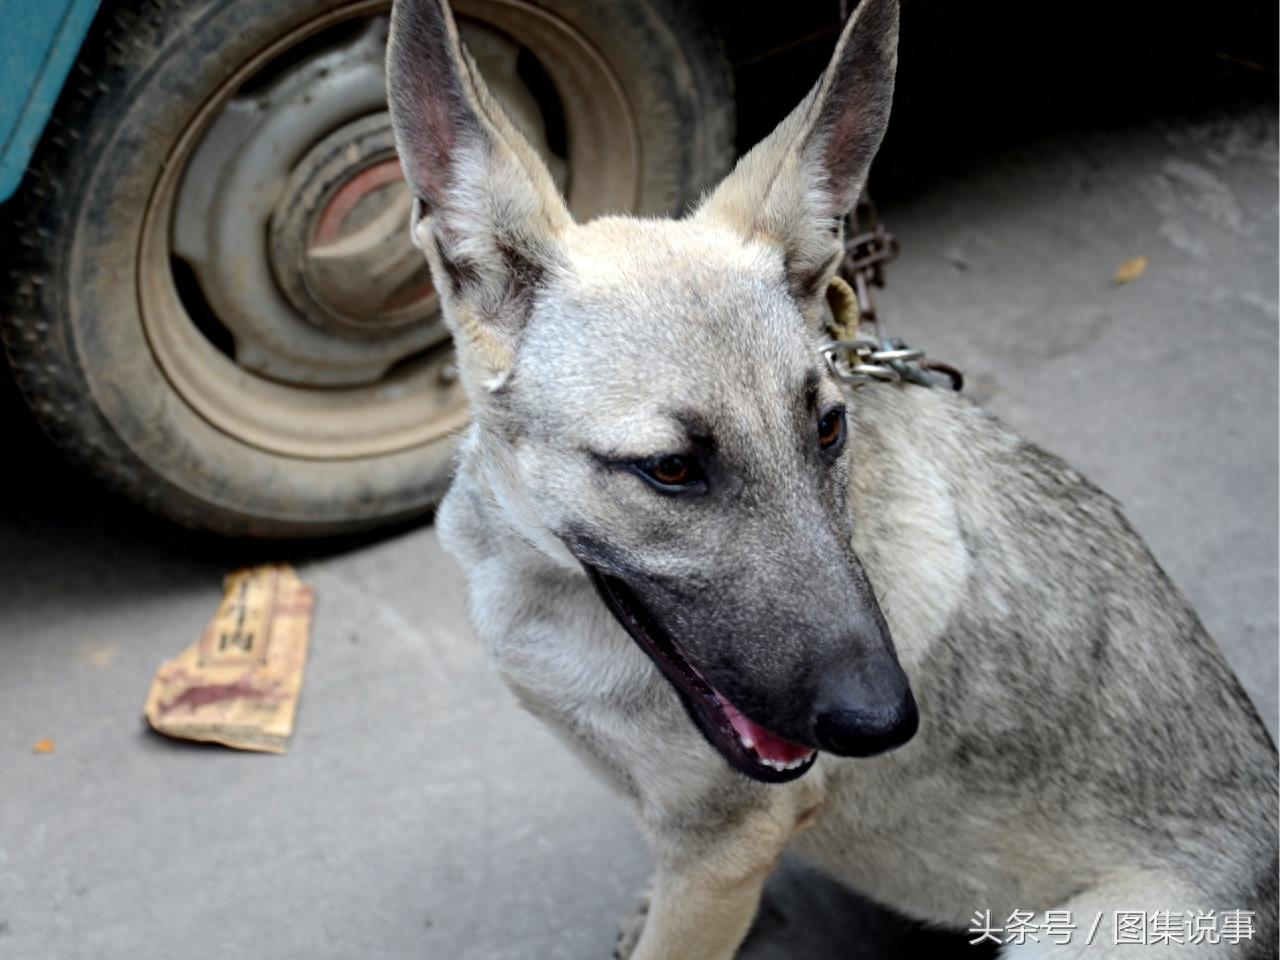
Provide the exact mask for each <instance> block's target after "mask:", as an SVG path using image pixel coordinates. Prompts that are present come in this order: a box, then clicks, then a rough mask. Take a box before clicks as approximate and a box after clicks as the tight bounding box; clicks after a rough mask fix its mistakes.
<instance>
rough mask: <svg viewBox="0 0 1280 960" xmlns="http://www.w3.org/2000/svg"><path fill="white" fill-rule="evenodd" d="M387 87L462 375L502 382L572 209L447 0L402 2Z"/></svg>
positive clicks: (417, 224) (416, 218) (420, 230)
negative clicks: (470, 50)
mask: <svg viewBox="0 0 1280 960" xmlns="http://www.w3.org/2000/svg"><path fill="white" fill-rule="evenodd" d="M387 94H388V99H389V101H390V105H391V121H392V125H393V127H394V129H395V137H396V149H397V150H398V151H399V154H400V163H401V166H402V167H403V169H404V174H405V179H406V180H407V181H408V183H409V187H410V189H411V190H412V191H413V194H414V197H415V198H416V200H415V203H414V213H413V223H412V227H411V229H412V231H413V236H414V242H415V243H417V244H418V246H420V247H422V249H423V251H424V252H425V253H426V255H427V259H428V261H430V263H431V272H432V275H433V277H434V279H435V282H436V286H437V288H438V289H439V292H440V297H441V303H442V305H443V310H444V317H445V321H446V322H447V323H448V324H449V326H450V328H451V329H452V330H453V333H454V339H455V342H456V343H457V345H458V352H459V359H460V361H461V364H462V372H463V376H464V378H466V379H469V380H470V381H471V382H473V383H474V382H485V381H492V379H493V378H494V377H495V376H500V375H501V374H503V373H505V372H506V371H507V370H508V369H509V368H510V365H511V362H512V360H513V358H514V354H515V348H516V344H517V342H518V339H519V334H520V330H521V328H522V327H523V325H524V322H525V320H526V319H527V317H528V314H529V310H530V306H531V304H532V302H533V299H534V297H535V296H536V293H537V288H538V286H539V284H540V283H542V282H543V280H544V278H545V276H546V275H547V273H548V271H550V270H553V269H555V266H556V263H557V261H558V244H557V237H558V235H559V234H560V233H561V232H562V231H563V230H564V229H565V228H566V227H567V226H569V225H570V224H571V223H572V218H571V217H570V215H569V211H568V209H567V208H566V207H565V204H564V201H563V200H562V199H561V197H560V194H559V193H558V191H557V190H556V187H555V184H554V182H553V181H552V179H551V175H550V174H549V173H548V172H547V169H546V167H545V166H544V165H543V163H542V161H541V159H539V157H538V155H537V154H536V153H535V152H534V151H533V148H532V147H530V146H529V144H528V142H527V141H526V140H525V139H524V137H522V136H521V135H520V133H519V132H518V131H517V130H516V128H515V126H514V125H513V124H512V123H511V121H510V120H509V119H508V118H507V116H506V114H504V113H503V111H502V108H501V107H500V106H499V105H498V102H497V101H496V100H495V99H494V97H493V95H492V94H491V93H490V92H489V90H488V89H487V88H486V87H485V85H484V81H483V80H482V79H481V77H480V72H479V71H478V70H477V69H476V66H475V63H474V61H473V60H472V59H471V57H470V56H469V55H468V54H467V52H466V51H465V50H464V49H463V47H462V43H461V41H460V39H459V37H458V29H457V25H456V24H455V23H454V20H453V16H452V15H451V14H450V12H449V10H448V9H447V7H446V6H445V5H444V3H443V2H442V0H396V3H395V6H394V7H393V9H392V11H391V36H390V39H389V41H388V46H387ZM469 375H470V376H469ZM475 378H480V379H475Z"/></svg>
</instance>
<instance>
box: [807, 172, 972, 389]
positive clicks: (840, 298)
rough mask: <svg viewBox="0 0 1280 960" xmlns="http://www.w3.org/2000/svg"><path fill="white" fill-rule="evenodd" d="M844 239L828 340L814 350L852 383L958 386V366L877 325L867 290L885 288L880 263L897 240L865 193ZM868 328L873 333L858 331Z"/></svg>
mask: <svg viewBox="0 0 1280 960" xmlns="http://www.w3.org/2000/svg"><path fill="white" fill-rule="evenodd" d="M846 237H847V239H846V240H845V253H844V259H843V260H842V261H841V263H840V268H839V272H838V275H837V277H836V278H835V279H834V280H833V281H832V284H831V287H830V288H829V289H828V291H827V300H828V303H829V305H830V306H831V316H832V320H831V323H829V324H828V326H827V332H828V333H829V334H830V336H831V339H830V340H829V341H827V342H826V343H824V344H822V345H821V346H820V347H819V348H818V349H819V351H820V352H821V353H822V355H823V356H824V357H826V360H827V363H828V365H829V366H830V367H831V372H832V373H833V374H834V375H835V376H836V377H837V378H838V379H840V380H842V381H843V382H845V383H847V384H850V385H851V386H861V385H862V384H865V383H874V382H882V383H899V382H902V381H906V382H908V383H916V384H920V385H921V386H926V387H931V386H933V385H934V384H935V383H936V382H937V380H938V374H941V375H943V376H946V377H947V378H949V379H950V381H951V387H952V389H954V390H959V389H961V388H962V387H963V386H964V376H963V375H962V374H961V373H960V371H959V370H957V369H956V368H955V367H952V366H951V365H949V364H945V363H938V362H936V361H930V360H928V359H926V358H925V353H924V351H923V350H916V349H912V348H911V347H908V346H907V345H906V344H905V343H904V342H903V341H902V340H901V339H899V338H897V337H889V336H887V335H886V334H885V332H884V330H883V328H882V326H881V323H880V318H879V317H878V316H877V315H876V309H875V302H874V301H873V299H872V296H871V288H872V287H883V286H884V266H885V264H886V263H888V262H889V261H890V260H893V259H894V258H895V257H896V256H897V255H898V240H897V238H896V237H894V235H893V234H891V233H890V232H889V231H888V230H886V229H885V227H884V224H882V223H881V222H880V218H879V215H878V212H877V210H876V207H875V204H874V203H873V202H872V200H871V198H870V197H867V196H866V195H865V194H864V195H863V198H862V199H861V200H859V201H858V205H857V206H856V207H855V208H854V210H853V212H852V213H851V214H849V219H848V223H847V225H846ZM868 326H869V327H870V328H871V330H872V331H873V334H874V336H873V337H866V336H863V335H862V331H863V329H864V328H865V327H868Z"/></svg>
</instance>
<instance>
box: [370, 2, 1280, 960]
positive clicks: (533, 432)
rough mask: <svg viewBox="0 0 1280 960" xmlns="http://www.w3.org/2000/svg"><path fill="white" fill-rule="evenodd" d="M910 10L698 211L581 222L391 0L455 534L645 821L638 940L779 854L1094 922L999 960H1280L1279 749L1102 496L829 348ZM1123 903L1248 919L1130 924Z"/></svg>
mask: <svg viewBox="0 0 1280 960" xmlns="http://www.w3.org/2000/svg"><path fill="white" fill-rule="evenodd" d="M897 24H898V11H897V3H896V0H862V3H861V4H860V5H859V6H858V8H857V10H856V11H855V14H854V16H853V17H852V18H851V20H850V22H849V23H848V24H847V25H846V26H845V29H844V30H843V32H842V34H841V37H840V40H839V42H838V44H837V46H836V48H835V53H834V55H833V58H832V60H831V62H830V65H829V66H828V67H827V69H826V71H825V72H824V73H823V75H822V77H821V78H820V79H819V81H818V83H817V84H816V86H815V87H814V88H813V90H812V91H811V92H810V93H809V95H808V96H807V97H806V98H805V99H804V101H803V102H802V103H801V104H800V105H799V106H798V107H797V108H796V109H795V110H794V112H792V113H791V114H790V115H789V116H788V117H787V118H786V119H785V120H783V122H782V123H781V124H780V125H779V126H778V128H777V129H776V130H775V131H774V132H773V133H772V134H771V135H770V136H769V137H767V138H766V139H765V140H763V141H762V142H761V143H760V144H759V145H757V146H756V147H755V148H754V149H753V150H751V151H750V152H749V153H748V154H746V155H745V156H744V157H743V158H742V159H741V160H740V161H739V163H738V164H737V166H736V168H735V169H734V170H733V172H732V173H731V174H730V175H729V176H728V177H727V178H726V179H725V180H724V181H723V182H722V183H721V184H720V185H719V186H718V187H716V188H715V189H714V190H713V191H712V192H710V193H709V194H708V195H707V196H706V197H705V198H704V199H703V200H702V201H701V202H700V203H699V204H698V206H697V207H696V209H694V210H692V211H691V212H690V213H688V214H687V215H686V216H684V217H682V218H680V219H635V218H630V217H623V216H606V217H601V218H599V219H596V220H593V221H591V222H589V223H584V224H578V223H575V222H574V221H573V219H572V217H571V216H570V214H569V212H568V210H567V209H566V207H565V204H564V201H563V200H562V199H561V197H560V195H559V194H558V192H557V190H556V188H555V186H554V184H553V183H552V180H551V177H550V176H549V174H548V173H547V170H546V169H545V167H544V166H543V164H542V162H541V161H540V160H539V158H538V157H537V156H536V154H535V153H534V151H533V150H532V149H531V148H530V146H529V145H528V144H527V143H526V142H525V140H524V139H523V138H522V137H521V135H520V134H519V133H518V132H517V131H516V129H515V127H514V126H513V125H512V123H511V122H510V121H509V120H508V119H507V117H506V116H504V114H503V112H502V110H501V108H500V106H499V105H498V103H497V102H496V100H495V99H494V97H493V96H492V95H491V94H490V93H489V92H488V90H487V89H486V87H485V85H484V82H483V80H482V79H481V77H480V75H479V72H478V71H477V69H476V67H475V65H474V63H473V62H472V61H471V60H470V59H469V57H468V56H467V55H466V53H465V52H464V50H463V48H462V45H461V43H460V41H459V37H458V32H457V29H456V26H455V24H454V21H453V19H452V16H451V14H450V12H449V10H448V9H447V8H446V7H444V6H442V5H441V4H440V2H439V0H397V3H396V5H395V7H394V10H393V14H392V27H391V34H390V40H389V47H388V73H387V78H388V89H389V99H390V104H391V113H392V119H393V124H394V129H395V135H396V143H397V149H398V152H399V155H400V158H401V162H402V165H403V169H404V173H405V177H406V180H407V182H408V184H409V186H410V188H411V190H412V192H413V196H414V198H415V200H414V205H413V216H412V223H411V230H412V234H413V237H414V242H415V243H416V244H417V245H418V246H420V247H421V248H422V250H423V251H424V253H425V256H426V258H427V260H428V262H429V263H430V266H431V270H432V274H433V276H434V278H435V281H436V283H437V285H438V288H439V292H440V297H441V302H442V309H443V313H444V318H445V321H446V323H447V324H448V326H449V328H450V330H451V331H452V333H453V336H454V340H455V343H456V349H457V355H458V369H459V374H460V377H461V380H462V383H463V385H464V387H465V389H466V392H467V397H468V400H469V403H470V406H471V411H472V415H473V423H472V426H471V428H470V431H469V433H467V435H466V436H465V438H463V439H462V440H461V443H460V451H459V459H458V463H457V469H456V475H455V478H454V480H453V483H452V486H451V488H450V490H449V492H448V494H447V496H446V498H445V499H444V501H443V503H442V504H441V506H440V508H439V511H438V513H437V526H438V530H439V535H440V538H441V541H442V543H443V544H444V545H445V547H446V549H447V550H448V551H449V552H451V553H452V554H453V555H454V556H455V557H456V558H457V559H458V561H459V562H460V564H461V566H462V568H463V569H464V571H465V574H466V578H467V584H468V588H467V589H468V595H469V607H470V613H471V617H472V620H473V622H474V625H475V629H476V632H477V634H478V635H479V636H480V637H481V638H482V639H483V640H484V642H485V643H486V644H487V646H488V648H489V651H490V653H491V656H492V660H493V662H494V663H495V664H496V667H497V669H498V670H499V672H500V673H501V674H502V676H503V677H504V679H505V680H506V681H507V682H508V683H509V685H510V686H511V688H512V689H513V690H514V691H515V693H516V694H517V696H518V697H519V699H520V700H521V702H522V703H523V705H524V706H526V707H527V709H528V710H529V711H531V712H532V713H533V714H535V715H536V716H538V717H540V718H541V719H542V720H543V721H545V722H546V723H547V724H548V725H549V726H550V727H551V728H552V729H553V730H555V731H556V732H558V733H559V734H561V735H562V736H563V738H564V739H565V741H566V742H567V743H568V744H570V745H571V746H572V747H573V748H574V749H575V750H576V751H577V752H578V753H579V754H580V755H581V756H582V758H583V759H584V760H585V761H586V762H587V763H588V764H589V765H590V766H591V767H592V768H594V770H596V771H597V772H598V773H599V774H600V775H601V776H603V777H604V779H605V780H606V781H608V782H609V783H611V784H612V785H614V786H615V787H616V788H617V789H618V790H619V791H620V792H621V793H622V794H623V795H624V796H625V797H626V798H628V799H629V801H630V803H631V804H632V805H633V807H634V810H635V812H636V813H637V815H638V819H639V822H640V824H641V826H642V829H643V831H644V834H645V836H646V839H647V841H648V843H649V846H650V848H651V850H652V854H653V857H654V860H655V864H656V870H655V876H654V881H653V886H652V890H651V893H650V894H649V897H648V900H647V908H645V909H643V910H641V911H638V912H637V914H636V917H635V919H634V921H633V922H632V923H630V924H629V925H628V926H627V927H626V928H625V929H624V932H623V936H622V939H621V940H620V942H619V947H618V955H619V956H621V957H629V958H632V960H677V958H678V960H726V958H730V957H732V956H734V954H735V953H736V952H737V950H738V948H739V946H740V945H741V943H742V941H743V939H744V937H745V936H746V934H747V932H748V930H749V927H750V925H751V923H752V919H753V916H754V914H755V912H756V909H757V906H758V903H759V900H760V896H761V890H762V887H763V885H764V883H765V879H766V877H767V876H768V875H769V873H770V871H771V869H772V868H773V866H774V865H775V863H776V862H777V861H778V858H779V857H780V855H781V854H782V852H783V849H784V848H787V847H790V848H792V849H795V850H796V851H798V852H799V853H800V854H801V855H802V856H804V857H806V858H808V859H809V860H811V861H812V862H814V863H816V864H817V865H818V866H820V867H821V868H822V869H823V870H825V871H826V872H827V873H829V874H830V875H831V876H833V877H835V878H836V879H838V880H839V881H841V882H842V883H845V884H847V885H848V886H849V887H851V888H853V889H855V890H857V891H860V892H861V893H863V894H865V895H867V896H869V897H871V898H873V899H874V900H876V901H879V902H881V903H883V904H887V905H889V906H891V907H893V908H896V909H897V910H899V911H901V912H903V913H905V914H907V915H909V916H911V917H915V918H919V919H920V920H923V921H928V922H931V923H934V924H939V925H944V926H951V927H955V928H963V927H965V926H966V925H970V924H972V923H973V921H974V918H975V914H976V913H977V910H978V909H981V910H982V911H984V912H986V913H987V915H988V916H989V917H991V918H995V919H994V921H993V922H997V921H999V920H1002V919H1003V918H1005V917H1007V916H1013V915H1015V912H1017V911H1024V912H1025V915H1026V916H1028V917H1030V916H1032V914H1034V915H1035V916H1036V917H1038V918H1039V917H1051V918H1053V917H1056V918H1057V919H1058V920H1063V918H1064V916H1066V915H1067V912H1069V915H1070V916H1071V917H1074V918H1075V919H1074V922H1075V923H1077V924H1078V925H1079V926H1080V928H1081V929H1080V930H1079V931H1078V933H1077V935H1076V936H1075V938H1074V939H1073V940H1072V941H1071V942H1069V943H1063V942H1061V938H1060V937H1049V936H1045V935H1039V936H1033V937H1026V938H1023V940H1022V941H1021V942H1014V941H1013V940H1009V941H1000V942H1001V943H1002V946H1001V947H1000V950H1001V956H1002V957H1006V958H1009V960H1032V958H1039V957H1055V958H1057V957H1074V956H1079V955H1086V956H1089V957H1102V958H1106V957H1112V956H1117V955H1119V956H1128V955H1129V954H1130V953H1132V952H1135V950H1136V951H1137V952H1141V953H1142V955H1143V956H1145V957H1151V958H1155V957H1178V958H1182V957H1186V956H1188V955H1193V956H1200V955H1209V956H1214V957H1264V956H1275V953H1274V948H1275V939H1276V871H1277V857H1276V845H1277V804H1276V797H1277V776H1276V773H1277V762H1276V752H1275V747H1274V746H1273V744H1272V742H1271V739H1270V737H1269V735H1268V733H1267V731H1266V729H1265V727H1264V726H1263V725H1262V723H1261V721H1260V720H1259V719H1258V716H1257V714H1256V713H1255V711H1254V710H1253V708H1252V706H1251V705H1250V703H1249V701H1248V699H1247V698H1246V696H1245V694H1244V693H1243V691H1242V689H1241V687H1240V685H1239V683H1238V682H1237V680H1236V679H1235V677H1234V676H1233V675H1232V673H1231V671H1230V669H1229V668H1228V667H1227V665H1226V664H1225V662H1224V660H1223V658H1222V656H1221V655H1220V653H1219V652H1218V650H1217V649H1216V647H1215V646H1214V644H1213V642H1212V640H1211V639H1210V638H1209V637H1208V635H1207V634H1206V632H1205V630H1204V628H1203V627H1202V626H1201V624H1200V623H1199V621H1198V620H1197V618H1196V616H1195V614H1194V613H1193V612H1192V611H1191V610H1190V609H1189V607H1188V606H1187V604H1186V602H1185V601H1184V600H1183V599H1182V597H1181V596H1180V595H1179V594H1178V592H1177V590H1176V589H1175V587H1174V586H1173V585H1172V584H1171V583H1170V581H1169V579H1168V577H1167V576H1166V575H1165V573H1164V572H1163V571H1162V570H1161V568H1160V566H1159V565H1158V564H1157V563H1156V561H1155V560H1154V559H1153V558H1152V557H1151V555H1150V554H1149V553H1148V551H1147V549H1146V547H1145V546H1144V545H1143V543H1142V542H1141V541H1140V539H1139V538H1138V536H1137V535H1136V534H1135V533H1134V531H1133V530H1132V529H1131V527H1130V526H1129V524H1128V523H1127V522H1126V521H1125V519H1124V518H1123V517H1122V515H1121V513H1120V511H1119V510H1118V508H1117V506H1116V504H1115V503H1114V502H1113V501H1112V500H1111V499H1109V498H1108V497H1107V496H1106V495H1105V494H1103V493H1102V492H1100V491H1099V490H1098V489H1096V488H1095V487H1094V486H1092V485H1091V484H1090V483H1089V482H1088V481H1087V480H1085V479H1084V478H1083V477H1082V476H1080V474H1078V473H1077V472H1076V471H1074V470H1073V469H1072V468H1071V467H1070V466H1068V465H1067V464H1065V463H1064V462H1062V461H1061V460H1059V459H1057V458H1055V457H1053V456H1051V455H1050V454H1048V453H1045V452H1044V451H1042V450H1040V449H1038V448H1037V447H1035V446H1034V445H1032V444H1030V443H1028V442H1026V441H1024V440H1022V439H1020V438H1019V437H1017V436H1016V435H1014V434H1013V433H1012V432H1011V431H1010V430H1009V429H1008V428H1007V427H1005V426H1004V425H1003V424H1001V423H1000V422H999V421H997V420H996V419H994V418H993V417H991V416H990V415H988V414H986V413H984V412H982V411H981V410H979V409H978V408H977V407H975V406H973V405H971V404H970V403H968V402H967V401H965V400H964V399H962V398H961V397H959V396H958V395H956V394H955V393H953V392H951V391H948V390H942V389H930V388H928V387H925V386H920V385H916V384H910V383H899V384H873V385H868V386H866V387H863V388H860V389H856V390H853V389H848V388H845V387H842V386H841V384H840V383H839V382H838V380H837V378H836V377H834V376H833V374H832V371H831V369H830V366H829V364H828V363H827V362H826V360H825V359H824V357H823V356H821V355H820V352H819V350H818V346H819V339H820V332H819V330H820V327H821V325H822V323H823V319H824V316H825V312H826V310H827V307H826V296H825V294H826V291H827V288H828V285H829V283H830V282H831V279H832V277H833V274H834V272H835V269H836V267H837V265H838V262H839V260H840V257H841V253H842V250H843V246H842V242H843V237H842V230H843V227H842V224H843V221H844V217H845V215H846V213H847V212H848V211H849V209H850V208H851V207H852V206H853V204H854V202H855V200H856V199H857V197H858V195H859V193H860V191H861V190H862V188H863V185H864V182H865V179H866V176H867V171H868V168H869V166H870V164H871V161H872V158H873V157H874V156H875V154H876V151H877V149H878V146H879V143H880V140H881V137H882V135H883V132H884V129H885V126H886V123H887V121H888V116H889V109H890V102H891V100H892V91H893V82H894V72H895V68H896V57H897V54H896V51H897V32H898V27H897ZM1118 910H1124V911H1126V912H1142V913H1144V915H1145V914H1156V913H1158V912H1159V911H1172V912H1173V914H1174V915H1182V913H1183V912H1185V911H1192V912H1198V913H1203V912H1207V911H1216V912H1217V913H1220V914H1225V913H1227V912H1229V911H1246V912H1247V913H1248V916H1249V920H1250V923H1251V924H1252V925H1253V930H1252V931H1251V935H1250V936H1247V937H1237V938H1235V939H1236V940H1238V942H1234V941H1233V940H1232V938H1230V937H1209V938H1202V942H1199V943H1196V942H1193V940H1192V939H1191V938H1187V939H1186V942H1176V941H1173V942H1166V943H1160V942H1154V941H1153V942H1151V943H1149V944H1148V945H1147V946H1146V947H1145V948H1139V947H1135V946H1134V945H1133V944H1132V943H1131V942H1126V941H1123V940H1122V938H1121V937H1120V936H1119V933H1120V931H1119V930H1117V931H1115V932H1114V933H1112V932H1111V929H1110V928H1111V919H1110V915H1111V913H1112V912H1114V911H1118ZM1049 911H1056V913H1053V914H1050V913H1049ZM1234 915H1235V917H1236V919H1237V921H1238V920H1239V918H1240V917H1241V916H1243V915H1244V914H1239V913H1237V914H1234ZM1095 916H1097V917H1099V918H1102V917H1104V916H1105V917H1106V918H1107V920H1106V924H1107V925H1106V926H1105V927H1103V928H1102V930H1101V931H1095V932H1096V935H1090V936H1089V942H1087V943H1086V942H1085V941H1086V934H1087V933H1089V931H1087V930H1085V929H1084V928H1085V927H1086V926H1089V925H1091V924H1092V920H1093V918H1094V917H1095ZM1117 924H1118V921H1117ZM971 929H972V928H971ZM1214 939H1217V941H1218V942H1216V943H1214V942H1212V941H1213V940H1214Z"/></svg>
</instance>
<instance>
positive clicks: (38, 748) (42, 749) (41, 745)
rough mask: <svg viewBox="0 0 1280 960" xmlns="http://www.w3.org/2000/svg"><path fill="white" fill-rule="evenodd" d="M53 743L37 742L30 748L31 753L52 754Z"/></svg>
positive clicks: (50, 741)
mask: <svg viewBox="0 0 1280 960" xmlns="http://www.w3.org/2000/svg"><path fill="white" fill-rule="evenodd" d="M53 749H54V743H53V741H52V740H38V741H37V742H36V744H35V746H33V747H32V748H31V752H32V753H53Z"/></svg>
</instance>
